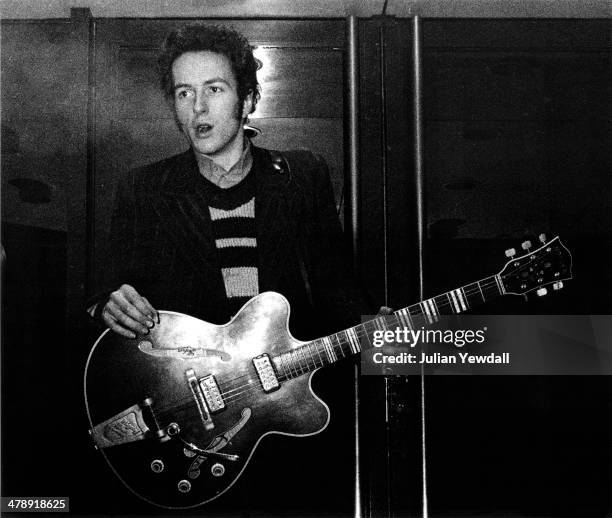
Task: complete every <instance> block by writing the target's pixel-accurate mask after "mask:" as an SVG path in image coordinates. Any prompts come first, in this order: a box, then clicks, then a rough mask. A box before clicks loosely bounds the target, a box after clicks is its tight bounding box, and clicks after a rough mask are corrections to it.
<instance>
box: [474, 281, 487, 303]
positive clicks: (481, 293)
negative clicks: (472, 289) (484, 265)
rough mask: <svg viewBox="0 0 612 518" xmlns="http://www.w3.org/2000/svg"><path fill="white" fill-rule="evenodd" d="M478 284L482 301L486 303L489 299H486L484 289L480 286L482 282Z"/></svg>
mask: <svg viewBox="0 0 612 518" xmlns="http://www.w3.org/2000/svg"><path fill="white" fill-rule="evenodd" d="M476 284H477V285H478V289H479V290H480V296H481V297H482V301H483V302H486V301H487V299H485V296H484V293H483V292H482V287H481V286H480V281H477V282H476Z"/></svg>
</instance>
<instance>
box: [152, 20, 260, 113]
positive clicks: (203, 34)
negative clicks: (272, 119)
mask: <svg viewBox="0 0 612 518" xmlns="http://www.w3.org/2000/svg"><path fill="white" fill-rule="evenodd" d="M203 50H208V51H210V52H216V53H218V54H222V55H223V56H225V57H227V58H228V59H229V61H230V63H231V65H232V70H233V71H234V75H235V76H236V81H237V82H238V97H239V98H240V100H241V101H244V100H245V99H246V98H247V96H248V95H249V94H252V96H253V106H252V108H251V113H253V112H254V111H255V106H256V105H257V101H258V100H259V98H260V93H259V90H260V86H259V83H258V81H257V71H258V70H259V69H260V68H261V61H259V60H258V59H257V58H256V57H255V56H253V47H251V45H250V44H249V42H248V41H247V39H246V38H245V37H244V36H243V35H242V34H240V33H239V32H238V31H236V30H234V29H232V28H230V27H224V26H220V25H202V24H190V25H185V26H183V27H180V28H178V29H175V30H174V31H172V32H171V33H170V34H168V36H167V37H166V40H165V41H164V43H163V45H162V48H161V52H160V54H159V57H158V59H157V65H158V69H159V79H160V84H161V88H162V90H163V91H164V94H165V95H166V97H167V98H172V97H173V94H174V91H173V86H174V85H173V82H172V64H173V63H174V61H175V60H176V59H177V58H178V57H179V56H181V55H182V54H184V53H185V52H199V51H203Z"/></svg>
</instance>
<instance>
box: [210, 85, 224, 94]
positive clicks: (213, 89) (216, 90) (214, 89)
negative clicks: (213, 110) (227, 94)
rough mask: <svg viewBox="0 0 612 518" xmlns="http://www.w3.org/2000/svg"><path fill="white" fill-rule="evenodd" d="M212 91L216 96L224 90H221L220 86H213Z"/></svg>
mask: <svg viewBox="0 0 612 518" xmlns="http://www.w3.org/2000/svg"><path fill="white" fill-rule="evenodd" d="M210 91H211V92H212V93H214V94H218V93H219V92H222V91H223V90H222V89H221V87H220V86H211V87H210Z"/></svg>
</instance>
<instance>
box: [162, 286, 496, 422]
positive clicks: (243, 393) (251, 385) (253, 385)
mask: <svg viewBox="0 0 612 518" xmlns="http://www.w3.org/2000/svg"><path fill="white" fill-rule="evenodd" d="M473 284H477V285H478V284H479V283H473ZM492 288H495V290H496V291H497V292H499V287H498V285H497V282H496V281H490V282H489V283H488V284H486V283H485V284H483V285H481V286H480V288H479V289H478V290H477V289H471V290H463V292H464V293H465V294H466V298H467V297H469V296H470V295H474V294H477V293H478V292H479V291H483V293H484V292H487V291H489V290H490V289H492ZM449 294H450V292H449V293H447V294H443V295H438V296H437V297H444V296H445V295H446V299H447V300H448V302H445V301H442V302H441V303H436V306H437V307H438V308H445V307H452V306H453V304H451V302H450V299H449ZM437 297H433V298H432V299H426V300H433V299H434V298H437ZM423 302H425V301H423ZM420 305H422V302H421V303H417V304H415V305H414V306H420ZM406 309H408V310H409V315H410V316H414V317H423V316H424V315H423V313H422V312H421V313H415V314H411V313H410V307H408V308H403V310H406ZM416 309H418V308H415V310H416ZM403 310H398V311H403ZM397 313H398V312H395V313H394V314H391V315H383V316H381V317H377V318H376V319H373V320H371V321H369V322H365V323H364V324H361V325H359V326H355V327H361V326H365V325H366V324H369V323H371V322H373V321H374V320H377V319H378V318H383V319H388V318H395V320H396V323H397V324H400V323H401V322H400V318H399V316H398V315H397ZM341 332H342V331H340V333H341ZM336 334H338V333H336ZM355 335H356V337H357V338H358V339H360V338H363V337H364V336H365V337H368V338H369V334H368V333H367V331H366V332H363V331H359V330H357V331H356V332H355ZM317 342H318V340H313V341H312V342H309V343H307V344H304V346H302V347H301V348H299V349H294V350H291V351H288V353H289V354H292V353H295V352H296V351H299V350H302V351H303V349H305V348H306V347H312V346H313V345H314V347H315V351H316V353H317V356H319V361H320V362H321V364H320V365H319V364H318V363H317V360H316V357H315V355H313V354H312V352H311V353H310V360H311V361H312V364H313V365H314V369H317V368H320V367H323V366H324V365H325V362H324V361H323V359H322V358H323V357H324V356H323V357H322V356H321V353H320V351H319V349H320V343H317ZM346 344H347V342H344V344H343V343H339V346H340V352H341V354H342V357H343V358H344V357H347V354H345V353H344V350H343V349H342V346H343V345H346ZM336 348H337V346H334V349H336ZM347 352H348V351H347ZM304 354H305V356H304V357H305V359H306V367H304V366H303V365H302V363H301V362H302V360H298V363H297V366H296V362H295V361H290V366H289V369H290V372H289V373H287V367H284V372H283V374H281V375H280V376H279V377H278V379H279V381H287V380H290V379H294V378H297V377H300V376H303V375H304V374H307V373H309V372H312V371H313V370H314V369H313V368H312V367H311V365H310V363H309V358H308V356H306V353H304ZM348 356H352V353H349V354H348ZM339 359H341V358H339ZM247 376H251V374H249V373H246V374H242V375H241V376H237V377H235V378H232V379H231V380H228V381H227V382H226V383H225V384H224V385H223V386H224V387H229V386H230V385H231V384H232V383H234V382H235V381H236V380H238V379H241V378H244V377H247ZM243 389H244V390H243ZM260 390H261V389H260V388H259V385H258V382H257V380H256V379H253V378H250V379H249V382H248V383H245V384H243V385H238V386H236V387H234V388H232V389H230V390H225V391H222V392H221V396H222V397H223V400H224V401H225V402H226V403H230V402H231V403H235V402H237V401H239V400H240V399H244V398H245V397H247V396H248V395H250V394H251V393H252V392H256V391H260ZM236 391H240V392H237V393H236V394H231V393H232V392H236ZM183 400H185V401H190V398H184V399H183ZM193 405H195V403H193V402H191V403H186V404H184V405H178V406H175V407H173V408H170V407H168V406H166V407H165V408H164V409H160V411H159V414H158V415H160V416H162V415H166V414H168V412H169V411H170V410H173V409H174V410H178V409H180V408H182V407H185V408H189V407H191V406H193Z"/></svg>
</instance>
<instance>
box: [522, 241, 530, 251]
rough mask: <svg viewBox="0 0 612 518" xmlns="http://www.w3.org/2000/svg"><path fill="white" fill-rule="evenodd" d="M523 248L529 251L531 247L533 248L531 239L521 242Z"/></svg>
mask: <svg viewBox="0 0 612 518" xmlns="http://www.w3.org/2000/svg"><path fill="white" fill-rule="evenodd" d="M521 248H522V249H523V250H525V251H529V249H530V248H531V241H523V242H522V243H521Z"/></svg>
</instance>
